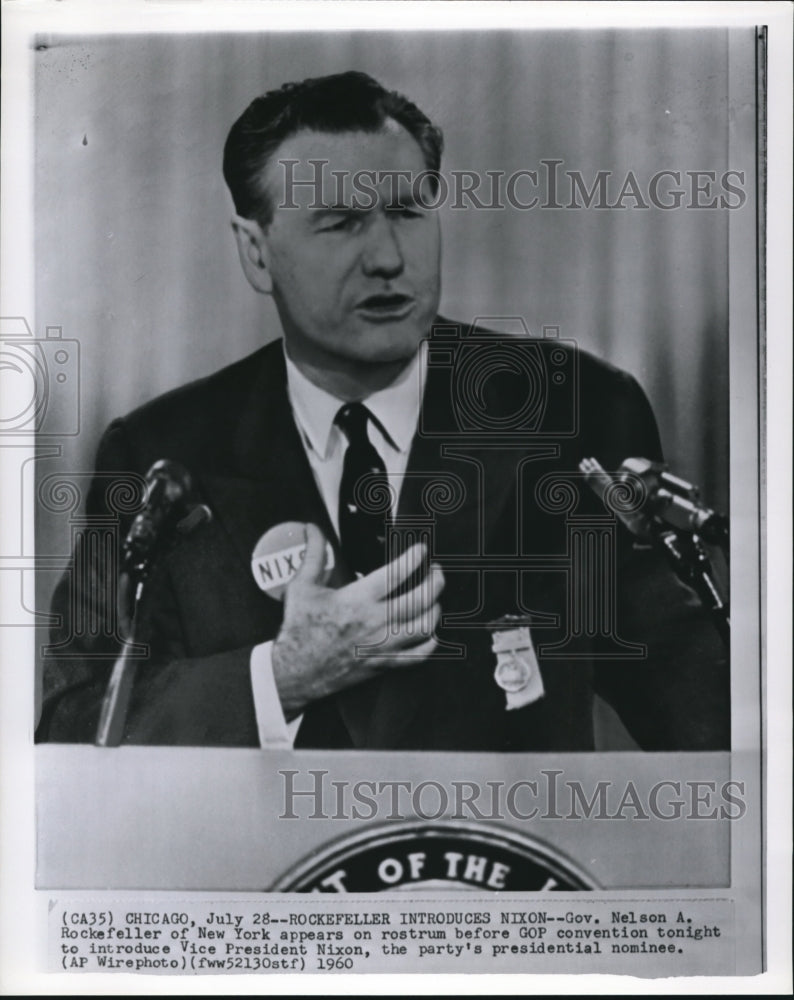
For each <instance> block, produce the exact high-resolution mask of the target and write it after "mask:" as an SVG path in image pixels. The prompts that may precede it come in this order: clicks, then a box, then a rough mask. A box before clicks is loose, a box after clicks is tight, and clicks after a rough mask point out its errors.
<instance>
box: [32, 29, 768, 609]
mask: <svg viewBox="0 0 794 1000" xmlns="http://www.w3.org/2000/svg"><path fill="white" fill-rule="evenodd" d="M34 58H35V63H36V74H35V113H36V123H35V142H36V148H35V163H36V174H35V220H36V244H35V253H36V258H35V259H36V319H35V324H36V333H37V334H38V335H41V334H43V331H44V328H45V327H46V326H47V325H57V326H61V327H62V329H63V336H64V337H66V338H73V339H76V340H78V341H79V344H80V365H81V393H80V415H81V429H80V433H79V434H78V435H76V436H74V437H70V438H65V439H64V440H63V455H62V457H61V458H58V459H47V458H43V459H41V460H40V461H39V462H37V463H36V464H37V472H38V476H39V477H40V478H41V477H43V476H46V475H48V474H49V473H50V472H53V471H57V472H61V473H68V472H69V471H71V470H74V471H85V470H90V468H91V466H92V463H93V459H94V454H95V449H96V445H97V442H98V438H99V435H100V433H101V431H102V430H103V428H104V427H105V426H106V425H107V423H108V422H109V421H110V420H111V419H112V418H113V417H115V416H118V415H121V414H124V413H125V412H127V411H129V410H130V409H131V408H133V407H134V406H137V405H138V404H140V403H142V402H143V401H145V400H147V399H150V398H152V397H153V396H155V395H157V394H159V393H160V392H162V391H164V390H166V389H169V388H171V387H173V386H176V385H178V384H180V383H183V382H186V381H188V380H190V379H193V378H196V377H198V376H202V375H205V374H207V373H209V372H212V371H214V370H215V369H217V368H219V367H221V366H223V365H225V364H227V363H229V362H231V361H234V360H236V359H238V358H240V357H242V356H244V355H246V354H248V353H249V352H251V351H253V350H255V349H256V348H257V347H259V346H260V345H261V344H262V343H264V342H265V341H267V340H270V339H272V338H273V337H275V336H277V335H279V332H280V330H279V325H278V320H277V317H276V313H275V310H274V308H273V306H272V303H271V301H270V300H269V299H267V298H265V297H263V296H258V295H256V294H255V293H254V292H253V291H252V289H251V288H250V287H249V286H248V284H247V283H246V281H245V278H244V276H243V274H242V271H241V269H240V267H239V263H238V260H237V253H236V248H235V246H234V243H233V237H232V233H231V229H230V225H229V220H230V216H231V211H232V208H231V200H230V198H229V195H228V192H227V191H226V189H225V186H224V183H223V179H222V175H221V157H222V149H223V144H224V141H225V138H226V134H227V132H228V129H229V127H230V125H231V124H232V122H233V121H234V119H235V118H236V117H237V116H238V115H239V114H240V113H241V112H242V111H243V109H244V108H245V107H246V106H247V104H248V103H249V101H250V100H251V99H252V98H253V97H254V96H256V95H258V94H260V93H262V92H264V91H266V90H268V89H270V88H272V87H276V86H279V85H280V84H282V83H283V82H285V81H288V80H298V79H302V78H304V77H306V76H316V75H321V74H325V73H332V72H339V71H342V70H346V69H351V68H354V69H360V70H364V71H366V72H369V73H371V74H372V75H374V76H376V77H377V78H378V79H379V80H381V81H382V82H383V83H384V84H385V85H387V86H388V87H390V88H394V89H397V90H400V91H402V92H404V93H405V94H407V95H408V96H409V97H410V98H411V99H412V100H414V101H415V102H416V103H417V104H418V105H419V106H420V107H421V108H422V109H423V110H424V111H425V112H426V113H427V114H428V115H429V116H430V117H431V118H432V119H433V120H434V121H436V122H437V123H438V124H439V125H441V127H442V128H443V129H444V132H445V138H446V152H445V156H444V163H443V166H444V169H445V171H450V170H453V169H457V170H464V169H465V170H475V171H486V170H503V171H506V172H507V173H508V174H509V173H511V172H513V171H516V170H521V169H530V170H531V169H536V170H537V169H539V164H540V161H541V160H543V159H559V160H562V161H564V162H563V167H562V168H561V169H564V170H577V171H579V172H581V174H582V175H583V177H584V178H585V180H586V181H587V183H588V185H589V184H591V183H592V181H593V179H594V178H595V176H596V174H597V172H598V171H600V170H607V171H610V172H612V175H613V177H614V178H617V181H616V183H617V184H618V190H619V185H620V182H621V179H622V178H623V177H624V176H625V174H626V173H627V172H628V171H633V173H634V174H635V175H636V177H637V178H638V179H639V180H640V183H641V184H647V182H648V181H649V180H650V178H651V177H652V176H653V174H654V173H656V172H658V171H660V170H663V169H670V170H679V171H682V172H684V171H687V170H711V171H715V172H716V174H717V176H718V177H719V176H720V175H722V174H723V173H724V171H725V170H727V169H729V168H730V169H736V170H742V169H747V168H750V167H751V165H752V160H751V157H752V156H753V155H754V151H753V150H748V151H747V157H748V161H747V162H746V163H744V162H731V163H728V160H727V157H728V137H729V128H730V117H731V109H730V107H729V103H728V85H729V76H728V34H727V31H724V30H719V29H704V30H669V31H668V30H664V31H659V30H653V31H650V30H649V31H640V30H630V31H619V32H615V31H595V32H593V31H587V32H585V31H573V30H572V31H557V32H530V31H525V32H519V31H513V32H509V33H508V32H460V33H455V32H443V33H441V32H417V33H409V32H405V33H370V32H344V31H339V32H333V33H323V34H319V33H288V34H284V33H265V34H247V35H237V34H215V35H181V36H180V35H170V36H164V35H162V36H157V35H127V36H106V37H93V36H92V37H90V38H65V37H57V36H54V37H46V36H42V37H40V38H39V39H38V43H37V45H36V50H35V53H34ZM613 183H615V182H614V181H613ZM524 193H525V194H526V189H524ZM561 200H567V199H561ZM625 204H627V205H631V204H632V202H631V200H630V199H629V200H627V201H626V202H625ZM441 211H442V227H443V234H444V236H443V239H444V257H443V297H442V303H441V310H442V312H443V313H444V314H445V315H448V316H451V317H453V318H456V319H461V320H470V319H473V318H474V317H493V316H504V315H520V316H523V317H524V318H525V319H526V321H527V323H528V324H529V326H530V328H531V329H532V330H533V332H540V329H541V327H542V326H543V325H553V326H558V327H559V328H560V336H562V337H565V338H572V339H575V340H576V341H577V342H578V344H579V345H580V346H581V347H584V348H586V349H588V350H590V351H593V352H595V353H596V354H598V355H600V356H602V357H604V358H606V359H607V360H609V361H611V362H613V363H614V364H616V365H618V366H619V367H621V368H624V369H627V370H628V371H630V372H631V373H632V374H634V375H635V376H636V377H637V378H638V379H639V381H640V383H641V384H642V386H643V387H644V389H645V390H646V392H647V394H648V396H649V398H650V400H651V403H652V405H653V407H654V410H655V412H656V415H657V419H658V422H659V425H660V429H661V434H662V440H663V445H664V448H665V453H666V456H667V459H668V461H669V463H670V465H671V467H672V468H673V470H674V471H675V472H677V473H678V474H679V475H682V476H684V477H686V478H689V479H692V480H694V481H695V482H696V483H698V484H699V485H700V486H701V488H702V492H703V494H704V497H705V498H706V499H707V500H708V501H709V502H710V503H711V504H712V505H714V506H717V507H720V508H722V509H727V504H728V496H727V483H728V467H727V466H728V369H727V366H728V349H727V347H728V216H729V214H730V213H729V212H728V211H726V210H724V209H723V210H719V209H717V210H709V209H701V210H697V209H691V208H689V209H687V208H681V209H678V210H675V211H661V210H659V209H656V208H651V209H650V210H639V209H636V208H627V209H624V210H622V211H620V210H597V209H595V208H591V209H580V210H568V209H559V210H550V209H546V210H540V209H534V210H532V211H527V212H522V211H518V210H506V211H477V210H472V209H469V210H465V211H453V210H452V209H450V208H445V209H442V210H441ZM51 405H52V406H53V407H57V406H58V405H66V404H65V403H64V404H61V403H60V402H59V400H58V398H57V392H56V393H53V399H52V402H51ZM69 538H70V527H69V519H68V514H63V513H61V514H51V513H48V512H42V511H40V512H39V518H38V524H37V549H38V552H39V553H50V554H62V553H65V552H68V549H69V544H70V542H69ZM56 575H57V574H55V573H54V572H53V573H42V574H40V579H39V585H38V588H37V589H38V602H39V607H46V605H47V604H48V602H49V594H50V590H51V587H52V586H53V585H54V583H55V579H56Z"/></svg>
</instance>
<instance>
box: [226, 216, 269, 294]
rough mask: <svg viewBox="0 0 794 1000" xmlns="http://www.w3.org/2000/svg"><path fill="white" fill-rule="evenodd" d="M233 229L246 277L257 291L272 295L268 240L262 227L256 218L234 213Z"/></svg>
mask: <svg viewBox="0 0 794 1000" xmlns="http://www.w3.org/2000/svg"><path fill="white" fill-rule="evenodd" d="M232 231H233V232H234V238H235V240H236V241H237V252H238V253H239V255H240V264H241V265H242V268H243V271H244V272H245V276H246V278H248V281H249V282H250V284H251V286H252V287H253V288H254V289H255V290H256V291H257V292H262V293H263V294H264V295H270V294H271V293H272V291H273V281H272V279H271V277H270V269H269V267H268V253H267V241H266V239H265V234H264V233H263V232H262V227H261V226H260V225H259V223H258V222H256V221H255V220H254V219H244V218H243V217H242V216H241V215H233V216H232Z"/></svg>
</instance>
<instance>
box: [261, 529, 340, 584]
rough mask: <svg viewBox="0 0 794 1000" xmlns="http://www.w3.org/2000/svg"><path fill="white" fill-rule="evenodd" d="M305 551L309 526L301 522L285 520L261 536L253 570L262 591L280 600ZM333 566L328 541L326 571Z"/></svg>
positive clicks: (332, 555) (301, 561) (298, 567)
mask: <svg viewBox="0 0 794 1000" xmlns="http://www.w3.org/2000/svg"><path fill="white" fill-rule="evenodd" d="M305 554H306V525H305V524H303V523H302V522H301V521H283V522H282V523H281V524H277V525H275V526H274V527H273V528H270V529H269V530H268V531H266V532H265V533H264V535H262V537H261V538H260V539H259V541H258V542H257V543H256V545H255V546H254V551H253V553H252V555H251V572H252V573H253V574H254V579H255V580H256V583H257V586H258V587H259V588H260V590H264V592H265V593H266V594H267V595H268V597H273V598H275V599H276V600H277V601H281V600H283V599H284V591H285V590H286V589H287V584H288V583H289V582H290V581H291V580H292V579H293V577H294V576H295V574H296V573H297V572H298V570H299V569H300V567H301V564H302V563H303V558H304V555H305ZM333 568H334V550H333V548H332V546H331V543H330V542H328V541H326V543H325V573H326V579H327V574H328V573H329V572H330V570H332V569H333Z"/></svg>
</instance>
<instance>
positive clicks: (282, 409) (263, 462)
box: [200, 349, 338, 566]
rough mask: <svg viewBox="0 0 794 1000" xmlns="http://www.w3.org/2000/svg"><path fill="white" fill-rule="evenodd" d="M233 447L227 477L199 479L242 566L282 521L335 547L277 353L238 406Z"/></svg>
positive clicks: (268, 361) (333, 536)
mask: <svg viewBox="0 0 794 1000" xmlns="http://www.w3.org/2000/svg"><path fill="white" fill-rule="evenodd" d="M231 447H232V450H231V455H230V464H229V474H228V475H217V474H213V475H204V476H202V477H200V478H201V484H202V486H203V487H204V489H205V490H206V493H207V495H208V497H209V499H210V502H211V505H212V507H213V509H214V511H215V513H216V514H217V515H218V517H219V519H220V521H221V523H222V524H223V527H224V529H225V530H226V532H227V533H228V535H229V536H230V538H231V539H232V542H233V543H234V546H235V548H236V550H237V552H238V554H239V556H240V558H241V559H242V560H243V562H244V563H245V565H246V566H249V565H250V562H251V554H252V552H253V549H254V546H255V545H256V543H257V541H258V540H259V538H260V537H261V536H262V535H263V534H264V532H265V531H267V530H268V529H269V528H272V527H273V526H274V525H277V524H281V523H282V522H285V521H303V522H306V521H311V522H313V523H314V524H317V525H319V526H320V527H321V528H322V530H323V531H324V532H325V534H326V536H327V537H328V538H329V539H330V540H331V542H332V544H333V545H334V546H335V548H337V549H338V543H337V539H336V536H335V533H334V530H333V528H332V526H331V522H330V519H329V517H328V512H327V511H326V509H325V504H324V503H323V501H322V498H321V497H320V493H319V491H318V489H317V484H316V483H315V481H314V476H313V475H312V471H311V467H310V465H309V460H308V458H307V457H306V452H305V449H304V447H303V443H302V442H301V440H300V435H299V432H298V429H297V427H296V426H295V421H294V419H293V416H292V409H291V407H290V404H289V399H288V397H287V383H286V366H285V363H284V356H283V353H282V351H281V349H278V350H273V351H272V352H268V356H267V363H266V364H263V365H262V366H261V370H260V373H259V376H258V378H257V379H255V380H254V383H253V387H252V388H251V390H250V392H249V396H248V398H247V399H246V400H245V401H244V402H243V404H242V407H241V416H240V419H239V421H238V423H237V427H236V429H235V433H234V439H233V441H232V444H231Z"/></svg>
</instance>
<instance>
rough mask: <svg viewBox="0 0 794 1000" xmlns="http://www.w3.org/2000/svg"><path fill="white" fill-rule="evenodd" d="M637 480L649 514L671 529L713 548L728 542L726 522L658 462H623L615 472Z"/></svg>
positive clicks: (726, 520)
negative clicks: (644, 489) (645, 492)
mask: <svg viewBox="0 0 794 1000" xmlns="http://www.w3.org/2000/svg"><path fill="white" fill-rule="evenodd" d="M620 473H624V474H625V473H629V474H631V475H634V476H637V478H638V479H640V480H641V481H642V482H643V483H644V484H645V486H646V487H647V489H648V509H649V511H650V513H651V514H652V515H653V516H654V517H655V518H657V520H659V521H661V522H662V523H663V524H666V525H669V526H670V527H671V528H678V529H680V530H681V531H687V532H690V533H692V534H695V535H700V537H701V538H702V539H703V540H704V541H706V542H711V543H713V544H715V545H720V544H723V543H725V542H727V540H728V519H727V517H725V516H724V515H723V514H718V513H717V512H716V511H714V510H712V509H711V508H710V507H707V506H706V505H705V504H704V503H703V502H702V501H701V499H700V493H699V491H698V489H697V487H696V486H693V485H692V484H691V483H688V482H687V481H686V480H685V479H681V478H679V477H678V476H674V475H673V474H672V473H671V472H669V471H668V470H667V468H666V467H665V466H664V465H662V464H661V462H651V461H650V460H649V459H647V458H627V459H626V461H625V462H624V463H623V464H622V465H621V467H620V469H619V470H618V475H620Z"/></svg>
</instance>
